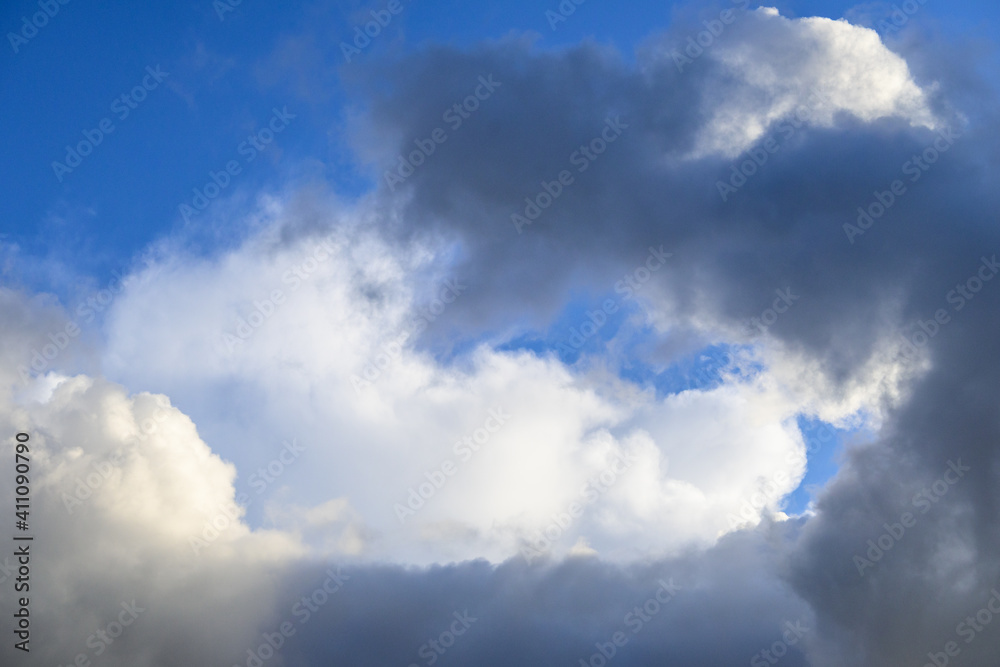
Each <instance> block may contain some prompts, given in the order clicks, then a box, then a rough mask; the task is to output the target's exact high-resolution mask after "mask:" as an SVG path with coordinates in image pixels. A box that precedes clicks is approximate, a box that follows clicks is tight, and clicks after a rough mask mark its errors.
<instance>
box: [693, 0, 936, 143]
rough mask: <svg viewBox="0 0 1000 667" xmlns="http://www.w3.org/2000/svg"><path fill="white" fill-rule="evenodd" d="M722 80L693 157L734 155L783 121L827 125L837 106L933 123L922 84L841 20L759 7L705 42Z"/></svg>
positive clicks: (871, 117) (865, 32) (867, 33)
mask: <svg viewBox="0 0 1000 667" xmlns="http://www.w3.org/2000/svg"><path fill="white" fill-rule="evenodd" d="M706 57H708V58H711V59H713V60H715V61H717V62H718V63H720V64H721V65H722V67H723V75H724V76H725V77H726V80H725V84H724V85H723V84H720V85H718V86H715V87H709V88H708V89H707V92H706V99H705V101H704V104H705V108H706V111H707V113H708V114H709V120H708V122H707V123H706V125H705V126H704V127H703V128H702V130H701V132H700V134H699V139H698V143H697V147H696V149H695V152H694V156H695V157H700V156H703V155H709V154H719V155H723V156H726V157H736V156H737V155H739V154H740V153H742V152H743V151H745V150H747V149H748V148H750V147H751V146H753V144H754V143H755V142H756V141H757V140H758V139H760V138H761V137H763V136H764V135H765V133H767V131H768V130H769V128H772V126H774V124H776V123H778V122H779V121H782V120H789V121H794V122H800V121H804V122H805V123H807V124H810V125H814V126H818V127H831V126H832V125H833V123H834V122H835V119H836V115H837V114H838V113H847V114H850V115H853V116H855V117H856V118H858V119H860V120H862V121H864V122H868V123H870V122H873V121H875V120H878V119H880V118H892V117H895V118H900V119H902V120H905V121H907V122H909V124H910V125H913V126H923V127H927V128H931V129H933V128H935V127H937V126H938V125H939V121H938V120H937V119H936V118H935V116H934V114H933V112H932V111H931V110H930V108H929V98H928V91H926V90H923V89H921V88H920V86H918V85H917V83H916V82H915V81H914V80H913V77H912V76H911V74H910V69H909V67H908V66H907V63H906V61H905V60H904V59H903V58H902V57H900V56H899V55H897V54H896V53H893V52H892V51H890V50H889V49H888V48H887V47H886V46H885V45H884V44H883V43H882V41H881V39H880V38H879V35H878V33H877V32H875V31H874V30H872V29H870V28H864V27H861V26H856V25H851V24H850V23H848V22H847V21H846V20H844V19H840V20H836V21H834V20H831V19H827V18H822V17H808V18H799V19H789V18H785V17H782V16H780V15H779V14H778V11H777V10H776V9H774V8H768V7H761V8H759V9H757V10H755V11H753V12H748V13H747V14H746V16H745V17H744V18H742V19H740V20H739V22H738V23H735V24H734V25H733V27H731V28H729V29H728V30H727V31H726V32H725V33H723V34H721V35H720V36H719V37H718V38H717V41H716V42H715V43H714V44H712V45H711V46H709V47H708V48H707V49H706Z"/></svg>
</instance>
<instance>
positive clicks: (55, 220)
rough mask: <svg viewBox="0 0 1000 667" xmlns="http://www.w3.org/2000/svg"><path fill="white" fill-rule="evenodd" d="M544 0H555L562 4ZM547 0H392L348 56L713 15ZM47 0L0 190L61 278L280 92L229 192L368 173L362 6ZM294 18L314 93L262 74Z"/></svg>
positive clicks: (13, 83) (93, 258)
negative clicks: (569, 8) (261, 150)
mask: <svg viewBox="0 0 1000 667" xmlns="http://www.w3.org/2000/svg"><path fill="white" fill-rule="evenodd" d="M548 5H552V8H557V6H558V3H554V2H553V3H548ZM548 5H547V4H545V3H541V4H539V3H534V2H503V3H499V2H497V3H485V4H484V3H478V4H469V3H462V2H439V3H411V2H404V3H403V7H404V10H403V11H402V13H401V14H399V15H398V16H397V17H395V18H394V20H393V22H392V23H390V24H389V26H388V28H387V29H386V32H385V33H384V34H381V35H379V37H378V38H377V39H376V40H375V42H374V44H373V45H372V46H370V47H368V48H366V49H365V51H364V52H363V53H362V55H361V56H359V57H358V59H357V60H356V61H355V63H356V64H360V65H362V66H364V65H365V63H366V61H372V60H374V59H376V58H380V57H386V56H388V55H389V54H390V53H391V52H392V50H393V49H400V48H401V49H403V50H406V49H413V48H417V47H418V46H419V45H420V44H425V43H428V42H434V43H444V44H453V45H456V46H467V45H470V44H474V43H476V42H478V41H480V40H490V39H498V38H501V37H503V36H504V35H507V34H509V33H511V32H512V31H514V32H525V31H534V32H535V33H537V35H538V47H539V48H553V47H560V46H566V45H572V44H575V43H578V42H579V41H580V40H585V39H593V40H596V41H598V42H600V43H603V44H610V45H614V46H615V47H616V48H618V49H619V50H620V51H621V52H622V53H623V54H624V55H625V57H626V58H628V57H629V54H630V53H631V51H632V50H633V49H634V48H636V46H637V45H639V44H641V43H642V41H643V40H644V39H646V38H647V37H648V34H649V28H650V26H657V27H659V28H667V27H669V25H670V22H671V18H672V15H673V13H674V12H675V11H680V12H701V14H702V15H703V16H705V17H708V18H710V17H711V16H712V15H713V10H712V9H711V8H704V7H693V6H686V7H684V6H681V7H674V6H671V5H669V4H664V3H661V2H639V3H632V4H630V5H629V7H628V10H627V11H625V10H622V11H612V12H608V11H605V10H604V8H601V7H600V3H599V2H598V1H597V0H589V1H588V2H586V3H584V4H582V5H580V6H579V7H578V9H577V11H576V12H575V13H574V14H572V15H571V16H570V17H569V18H568V20H567V21H565V22H562V23H558V24H557V29H556V30H552V29H551V28H550V26H549V22H548V20H547V19H546V18H545V14H544V11H546V10H551V9H552V8H550V7H549V6H548ZM722 6H725V5H722ZM777 6H778V7H779V9H781V11H782V12H783V14H784V15H788V16H795V15H805V14H808V15H820V16H827V17H831V18H839V17H841V16H843V14H844V12H845V11H846V10H848V9H850V8H851V7H853V6H854V4H853V3H847V2H823V3H815V2H782V3H777ZM59 7H60V9H59V12H58V14H56V15H55V16H54V17H53V18H52V19H51V20H50V21H49V22H48V24H47V25H45V26H44V27H43V28H42V29H40V30H39V31H38V33H37V35H36V36H34V37H32V38H31V39H30V40H28V41H27V43H25V44H18V46H17V48H18V52H17V53H14V52H13V48H14V47H13V46H11V45H10V44H9V39H8V40H6V41H7V42H8V44H7V48H6V49H5V53H4V56H3V57H4V61H5V65H4V67H3V68H2V71H0V86H2V89H3V90H4V91H5V93H4V97H5V98H6V99H8V103H7V104H5V105H4V110H3V121H4V131H5V136H6V145H5V152H6V155H7V157H8V159H7V160H5V161H4V164H3V165H2V166H0V170H2V171H0V178H2V182H3V183H4V187H5V188H6V189H7V192H8V193H9V195H8V196H7V197H5V198H4V201H5V204H4V213H3V214H4V233H6V234H8V237H7V240H8V242H16V243H17V244H18V245H19V246H20V247H21V249H22V253H23V254H24V256H25V258H26V259H27V258H45V259H47V260H50V261H54V262H56V263H59V264H62V265H65V267H66V271H67V274H68V275H67V277H68V276H75V275H77V274H82V275H83V276H88V277H90V278H92V279H94V280H96V281H97V282H98V283H101V282H103V280H104V279H105V278H106V277H108V276H109V275H110V272H111V271H112V270H113V269H117V268H120V267H121V266H123V265H126V264H128V262H130V261H131V260H132V258H133V256H134V255H135V254H136V253H139V252H141V251H142V250H143V249H144V248H145V247H146V246H147V244H149V243H150V242H152V241H154V240H156V239H157V238H160V237H161V236H163V235H165V234H168V233H170V232H173V231H177V230H178V229H179V228H180V227H181V225H182V222H183V221H182V219H181V215H180V214H179V212H178V206H179V205H180V204H181V203H185V202H189V201H190V200H191V198H192V197H193V193H192V190H193V189H194V188H201V187H203V186H204V185H205V183H206V182H208V178H209V176H208V174H209V172H210V171H218V170H219V169H222V168H223V167H224V165H225V164H226V162H228V161H229V160H231V159H234V158H238V155H237V153H236V149H237V147H238V145H239V144H240V142H242V141H243V140H244V139H245V138H246V136H247V135H248V133H249V132H250V131H251V129H253V128H256V127H259V126H260V125H261V124H263V123H266V122H267V119H268V118H269V116H270V114H271V109H272V108H274V107H278V108H283V107H285V106H287V107H288V108H289V111H290V112H292V113H294V114H295V115H296V118H295V122H294V123H292V124H291V126H290V127H289V128H288V129H287V130H286V131H284V132H283V133H282V134H281V135H280V138H279V139H278V141H277V142H276V144H275V145H274V146H273V147H271V149H270V150H269V154H268V155H266V156H265V158H266V159H262V160H258V161H255V162H254V163H253V164H252V165H247V167H248V168H247V169H245V170H244V172H243V173H242V174H240V176H239V177H238V179H237V180H234V182H233V183H232V185H231V188H232V190H231V191H235V189H237V188H242V189H245V190H246V191H249V192H252V191H255V190H257V189H259V188H260V187H261V186H262V185H263V184H270V185H272V186H273V184H275V183H282V182H284V181H285V179H290V178H295V177H302V176H303V174H302V173H301V171H300V168H299V167H297V166H296V165H301V164H303V163H305V162H307V161H309V160H315V161H317V163H318V165H321V166H320V167H318V168H320V169H321V171H322V172H323V175H324V177H325V178H326V179H327V180H328V182H329V183H331V184H332V186H333V187H334V188H336V189H337V190H338V191H340V192H343V193H345V194H355V193H359V192H363V191H365V190H366V189H368V188H369V187H370V186H371V174H370V173H366V172H364V171H363V170H359V169H358V165H357V164H356V162H355V159H354V158H353V157H352V156H351V155H350V154H349V151H348V150H347V149H346V145H345V142H344V137H343V136H341V135H342V132H343V125H342V121H343V117H344V113H345V105H346V103H347V97H346V96H345V92H344V88H343V86H342V84H341V80H340V77H339V76H337V75H336V74H335V72H337V71H340V72H344V70H346V69H347V68H344V65H345V63H344V62H343V60H342V59H341V58H339V57H338V53H337V49H331V48H329V47H330V46H331V45H333V44H339V42H340V41H343V40H346V39H349V38H350V36H351V35H352V32H353V28H354V27H355V26H357V25H358V24H359V22H360V18H362V17H364V16H365V15H366V9H367V5H365V6H361V5H360V4H358V3H347V2H336V3H328V4H324V5H310V4H304V5H302V6H301V8H300V10H299V11H294V12H289V11H287V9H286V8H285V7H278V6H272V5H266V4H263V3H253V2H244V3H242V4H240V5H239V6H237V7H236V8H235V9H234V10H233V11H232V12H225V13H224V14H223V17H222V19H221V20H220V17H219V16H218V12H217V10H215V9H213V5H212V3H210V2H192V3H188V4H185V5H182V6H175V5H170V6H167V5H159V4H155V3H154V4H152V5H143V6H141V7H135V6H133V5H132V4H130V3H122V2H109V3H102V4H101V5H99V6H88V5H84V4H81V3H75V2H71V3H69V4H67V5H60V6H59ZM372 7H373V8H374V7H375V5H372ZM943 9H944V7H943V5H942V4H941V3H934V2H928V3H926V4H925V5H924V6H923V7H922V8H921V10H920V11H921V13H922V14H923V13H926V14H927V15H928V16H929V17H931V18H930V19H925V20H927V21H928V23H929V24H930V25H934V23H936V22H940V23H941V24H942V29H943V30H948V31H952V30H960V31H962V32H968V33H969V34H970V35H972V36H979V37H980V38H985V37H986V36H988V35H989V34H990V27H989V26H991V25H994V26H995V25H996V23H995V21H996V19H997V15H998V10H997V8H996V7H995V6H993V5H989V4H976V5H973V4H967V5H963V6H962V7H952V6H949V7H948V8H947V12H945V13H942V10H943ZM37 11H38V7H37V6H36V4H35V3H32V2H10V3H5V4H4V7H3V9H2V10H0V23H2V24H3V25H5V26H8V27H10V26H15V27H16V26H18V25H19V24H20V23H21V19H22V17H25V16H28V15H29V14H33V13H34V12H37ZM368 11H370V9H369V10H368ZM716 13H717V12H716ZM355 17H357V18H355ZM302 33H305V34H307V35H309V40H310V41H311V42H313V44H311V45H310V46H311V47H319V48H317V53H321V54H322V55H320V56H317V57H319V60H318V61H313V62H310V61H307V60H306V61H303V62H304V63H306V65H307V66H308V67H319V66H321V65H322V66H325V67H327V68H329V69H330V70H331V72H330V73H329V74H328V75H327V76H324V77H322V79H321V80H322V85H321V89H315V88H314V89H311V90H309V91H308V93H306V92H305V91H303V90H296V89H295V87H294V86H295V83H294V82H293V81H288V80H287V79H286V78H285V77H282V76H275V75H274V74H269V73H268V70H269V68H270V69H271V70H272V71H274V70H275V66H274V63H275V62H276V61H277V60H278V59H280V58H281V55H279V54H280V53H282V52H281V49H282V45H283V44H285V43H286V42H287V40H288V39H290V38H291V37H293V36H296V35H299V34H302ZM324 46H325V47H327V48H323V47H324ZM305 49H306V47H303V50H305ZM284 53H285V54H286V55H287V53H288V52H287V51H286V52H284ZM304 57H308V56H304ZM147 65H149V66H160V67H162V69H163V70H164V71H166V72H168V73H169V76H168V77H167V78H166V79H165V81H164V84H163V85H161V86H159V87H158V88H157V89H156V90H154V91H151V92H150V93H149V96H148V98H146V99H145V100H144V101H143V102H141V103H138V105H137V108H136V109H134V110H133V111H132V113H131V114H130V115H129V117H128V118H126V119H124V120H119V118H118V116H117V115H116V114H115V113H114V112H113V111H112V110H111V105H112V103H113V101H114V100H115V99H116V98H118V97H120V96H121V95H122V94H124V93H127V92H128V91H131V90H132V89H133V88H134V87H135V86H136V85H139V84H140V83H141V80H142V78H143V76H144V75H145V72H144V68H145V67H146V66H147ZM344 74H345V76H348V75H349V72H344ZM303 95H307V97H308V98H307V99H303ZM103 118H110V119H111V120H112V121H113V123H114V126H115V132H114V134H113V135H110V136H108V137H107V139H106V140H105V141H102V143H101V145H100V146H98V147H97V149H96V150H95V151H94V153H93V154H92V155H90V156H88V157H87V158H85V159H84V161H83V163H82V164H81V166H80V167H78V168H76V169H74V170H73V172H72V173H70V174H66V175H65V176H64V178H63V180H62V182H60V181H59V180H57V178H56V175H55V174H54V173H53V168H52V162H53V161H56V160H63V159H64V157H65V153H66V150H65V147H66V146H67V145H70V144H73V145H75V144H76V143H78V142H79V141H81V140H82V139H83V134H82V133H83V132H84V131H87V130H93V129H94V128H96V127H97V126H98V123H99V122H100V121H101V119H103ZM202 217H204V216H202ZM228 232H230V230H227V233H223V234H221V235H220V236H221V238H219V237H218V236H216V235H210V234H207V233H205V232H204V231H203V230H202V231H201V233H198V234H196V236H198V239H199V243H200V245H201V247H202V248H203V250H204V251H205V252H211V251H212V249H213V248H214V247H216V246H218V245H224V244H226V243H228V242H230V240H231V238H232V234H231V233H228ZM32 264H33V262H31V261H25V262H24V266H21V267H19V269H18V274H19V275H18V276H17V278H18V279H21V280H25V281H27V282H28V284H31V285H32V286H35V287H39V288H43V289H44V288H48V289H55V290H57V291H59V290H63V289H66V285H61V284H58V283H57V284H52V285H49V284H47V283H49V282H50V281H51V280H50V278H49V274H48V273H42V274H40V275H39V274H36V273H35V272H33V271H32V268H31V267H32Z"/></svg>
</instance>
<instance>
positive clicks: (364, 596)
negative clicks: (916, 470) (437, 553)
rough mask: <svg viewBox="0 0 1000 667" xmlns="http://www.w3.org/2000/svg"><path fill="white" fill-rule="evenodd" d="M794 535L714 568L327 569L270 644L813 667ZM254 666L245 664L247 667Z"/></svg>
mask: <svg viewBox="0 0 1000 667" xmlns="http://www.w3.org/2000/svg"><path fill="white" fill-rule="evenodd" d="M782 530H783V529H781V528H778V527H774V526H771V527H766V528H762V529H761V530H760V531H758V532H755V533H745V534H741V535H737V536H731V537H729V538H726V539H724V540H723V541H722V543H721V544H720V545H719V546H718V547H717V548H716V549H714V550H713V551H712V552H711V553H710V554H709V555H707V556H701V555H695V554H692V555H690V556H684V557H679V558H676V559H670V560H666V561H660V562H656V563H650V564H645V565H635V566H632V567H629V568H619V567H616V566H612V565H609V564H606V563H602V562H601V561H600V560H598V559H596V558H574V559H570V560H568V561H565V562H562V563H558V564H555V563H551V564H547V565H539V564H536V565H534V566H529V565H527V564H526V563H525V562H524V560H523V559H514V560H511V561H507V562H506V563H503V564H501V565H499V566H491V565H489V564H488V563H486V562H483V561H478V562H468V563H462V564H455V565H447V566H437V567H433V568H430V569H403V568H398V567H390V566H385V567H378V566H366V567H357V568H352V567H344V568H343V569H341V570H338V569H337V568H335V567H331V568H315V569H312V570H309V571H302V572H300V573H299V574H298V575H296V577H295V580H294V581H289V582H285V583H284V584H283V586H282V587H283V589H284V590H286V591H293V593H292V594H291V597H290V598H289V599H288V600H287V602H286V604H284V605H277V608H278V609H284V610H285V611H286V612H287V613H286V614H285V615H284V617H281V616H276V617H275V618H274V619H273V621H272V623H271V625H272V626H273V627H270V626H265V627H263V628H261V629H260V630H261V632H272V631H273V629H274V627H280V624H281V622H282V621H284V620H288V621H290V622H292V627H293V628H295V633H294V634H290V636H289V637H288V640H287V642H286V643H285V645H284V646H283V647H282V648H281V654H282V656H283V657H284V658H285V659H286V660H287V664H289V665H315V664H328V663H329V664H353V665H358V666H359V667H360V666H361V665H372V666H375V665H389V664H399V665H410V664H418V665H427V664H437V663H438V661H440V664H465V665H483V666H484V667H490V666H493V665H509V664H531V665H555V664H565V665H579V664H580V660H581V659H582V660H585V661H587V662H591V660H592V656H593V655H594V654H598V655H600V651H601V647H603V649H604V652H605V653H606V654H610V653H612V651H613V652H614V656H613V658H612V659H611V660H608V661H607V662H608V664H621V665H628V664H649V663H650V662H652V661H655V662H657V664H660V663H664V661H666V662H665V664H674V663H675V662H676V663H677V664H699V665H706V666H718V667H722V666H724V665H734V664H746V663H748V662H749V661H750V660H751V659H752V658H753V657H754V656H755V655H756V654H758V653H759V652H760V651H763V650H768V649H770V648H771V647H772V646H773V645H775V644H776V643H779V644H780V643H781V642H783V641H784V640H783V633H785V632H788V633H789V634H788V637H789V639H790V640H792V641H791V643H790V644H789V645H787V646H785V647H779V648H778V651H779V652H781V653H785V651H786V650H787V655H786V656H785V657H784V659H783V664H787V665H804V664H806V663H805V662H804V661H803V656H802V653H801V650H800V649H801V648H802V647H803V645H804V643H805V642H807V641H810V640H811V639H812V635H813V634H814V631H815V628H814V626H813V624H812V619H811V617H810V615H809V614H810V612H809V610H808V607H807V606H806V605H804V604H803V603H802V602H801V601H799V600H797V599H796V598H795V596H794V594H793V593H792V592H791V591H790V589H788V587H786V586H783V585H781V584H780V583H778V582H777V580H776V579H775V575H774V563H775V562H777V561H778V559H777V558H776V555H777V554H776V553H775V551H774V546H775V545H777V544H780V543H781V542H782V541H783V539H784V538H783V537H781V535H780V533H781V532H782ZM327 569H329V572H328V571H327ZM338 573H340V574H341V575H346V577H344V578H343V585H342V587H341V588H340V589H339V590H337V591H336V592H335V593H332V594H330V595H329V597H328V598H326V601H325V602H324V603H323V604H321V605H315V606H316V612H315V615H314V616H310V617H309V618H306V616H305V615H304V613H303V612H302V611H301V610H302V609H303V608H305V607H299V608H298V611H299V613H298V614H295V613H293V611H292V610H293V609H294V608H295V604H297V603H302V596H306V597H311V595H312V593H314V592H315V591H316V590H317V588H318V587H321V586H322V584H323V583H324V582H325V581H326V580H328V579H329V578H330V575H331V574H338ZM332 587H333V584H331V586H330V588H332ZM315 599H316V600H317V601H320V600H323V599H324V596H323V595H319V596H318V597H317V598H315ZM637 608H638V609H637ZM733 609H740V610H741V613H740V614H735V615H734V614H733V613H732V610H733ZM788 623H791V624H792V627H794V628H796V630H795V631H792V630H789V626H788V625H787V624H788ZM616 633H621V634H620V635H618V637H617V638H618V642H619V644H620V646H618V647H615V646H614V638H615V636H616ZM442 635H444V636H443V637H442ZM449 635H451V636H449ZM261 641H264V640H263V639H261ZM432 642H434V643H432ZM598 645H600V647H599V646H598ZM252 648H253V649H256V648H259V645H258V646H255V647H252ZM247 650H251V647H248V649H247ZM265 652H266V651H265ZM249 657H250V656H249V655H248V654H247V653H246V652H244V656H243V661H242V664H245V661H246V659H248V658H249ZM593 664H595V665H597V664H604V663H602V662H601V659H600V658H594V659H593Z"/></svg>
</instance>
